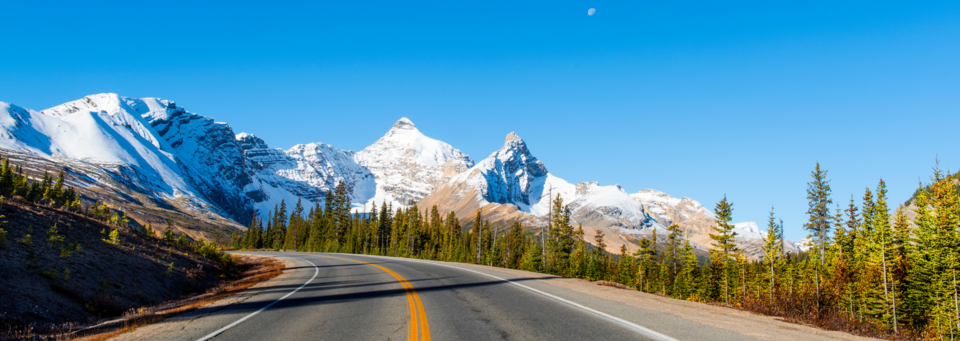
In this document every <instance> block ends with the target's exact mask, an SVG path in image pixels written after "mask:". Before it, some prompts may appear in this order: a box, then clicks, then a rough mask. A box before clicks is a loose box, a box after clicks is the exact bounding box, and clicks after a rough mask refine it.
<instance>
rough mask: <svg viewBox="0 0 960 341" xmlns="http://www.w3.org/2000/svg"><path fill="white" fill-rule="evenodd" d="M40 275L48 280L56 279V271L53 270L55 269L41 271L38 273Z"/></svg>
mask: <svg viewBox="0 0 960 341" xmlns="http://www.w3.org/2000/svg"><path fill="white" fill-rule="evenodd" d="M40 274H41V275H43V276H44V277H46V278H50V279H54V278H57V270H55V269H47V270H43V271H40Z"/></svg>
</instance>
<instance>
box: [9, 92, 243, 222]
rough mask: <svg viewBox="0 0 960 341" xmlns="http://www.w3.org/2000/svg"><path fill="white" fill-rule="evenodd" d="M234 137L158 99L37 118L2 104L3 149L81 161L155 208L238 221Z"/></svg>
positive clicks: (87, 105) (83, 105) (56, 110)
mask: <svg viewBox="0 0 960 341" xmlns="http://www.w3.org/2000/svg"><path fill="white" fill-rule="evenodd" d="M232 136H233V133H232V130H231V129H230V127H229V126H228V125H226V124H225V123H216V122H214V121H213V120H211V119H209V118H206V117H203V116H199V115H195V114H193V113H190V112H187V111H186V110H183V109H182V108H178V107H177V106H176V103H174V102H172V101H167V100H160V99H156V98H144V99H132V98H125V97H120V96H118V95H116V94H99V95H92V96H87V97H84V98H83V99H80V100H77V101H72V102H69V103H66V104H62V105H59V106H56V107H53V108H50V109H47V110H44V111H40V112H37V111H33V110H28V109H24V108H20V107H17V106H15V105H11V104H7V103H0V148H3V149H6V150H11V151H16V152H21V153H25V154H29V155H35V156H41V157H45V158H48V159H54V160H56V159H67V160H74V161H79V162H80V163H82V164H85V165H89V166H91V167H92V168H97V169H101V170H104V171H106V174H109V175H110V176H111V179H103V180H104V181H106V180H109V181H112V182H116V183H119V184H122V185H124V186H128V187H130V189H132V190H133V191H135V192H137V193H139V194H142V195H146V196H148V197H150V198H151V199H153V200H156V201H157V202H166V203H168V204H171V205H173V206H175V207H183V208H189V209H191V210H194V211H196V212H197V213H198V214H199V215H208V214H213V215H223V216H226V217H229V218H234V219H236V218H237V217H243V216H245V215H249V214H250V212H252V211H251V210H250V209H249V207H247V206H246V205H245V204H244V202H245V199H244V198H243V196H242V194H241V193H242V192H240V191H238V190H239V188H241V187H242V186H243V185H244V184H245V183H247V182H249V181H250V180H249V178H248V177H247V175H246V174H245V172H244V171H243V169H242V165H243V161H242V154H240V153H239V147H238V146H237V145H236V143H234V142H233V138H232ZM101 182H102V181H101ZM104 186H112V185H110V184H105V185H104ZM135 200H136V199H131V201H135Z"/></svg>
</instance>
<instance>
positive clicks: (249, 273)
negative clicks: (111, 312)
mask: <svg viewBox="0 0 960 341" xmlns="http://www.w3.org/2000/svg"><path fill="white" fill-rule="evenodd" d="M232 257H233V259H234V262H235V264H237V265H238V268H240V269H246V270H244V271H243V272H242V273H241V274H240V279H239V280H236V281H232V282H227V283H224V284H222V285H219V286H217V287H215V288H211V289H210V290H208V291H207V292H206V293H204V294H201V295H197V296H193V297H189V298H186V299H182V300H177V301H172V302H166V303H163V304H159V305H156V306H152V307H144V308H140V309H137V310H131V311H128V312H126V313H125V314H124V316H123V317H121V318H119V319H115V320H110V321H104V322H101V323H98V324H95V325H91V326H87V327H85V328H82V329H80V330H78V331H76V332H73V333H65V334H62V335H58V336H55V337H53V338H55V339H60V340H77V341H99V340H106V339H109V338H112V337H115V336H117V335H120V334H123V333H126V332H129V331H132V330H134V329H137V328H139V327H142V326H145V325H149V324H153V323H157V322H160V321H163V320H166V319H168V318H170V317H173V316H175V315H179V314H183V313H186V312H190V311H194V310H197V309H199V308H201V307H203V306H205V305H207V304H210V303H213V302H215V301H218V300H221V299H223V298H226V297H228V296H231V295H234V294H237V293H239V292H241V291H243V290H245V289H247V288H250V287H252V286H254V285H257V284H258V283H261V282H264V281H266V280H269V279H271V278H274V277H276V276H278V275H280V274H281V273H282V272H283V269H284V268H285V266H284V264H283V262H281V261H279V260H277V259H274V258H264V257H252V256H241V255H233V256H232Z"/></svg>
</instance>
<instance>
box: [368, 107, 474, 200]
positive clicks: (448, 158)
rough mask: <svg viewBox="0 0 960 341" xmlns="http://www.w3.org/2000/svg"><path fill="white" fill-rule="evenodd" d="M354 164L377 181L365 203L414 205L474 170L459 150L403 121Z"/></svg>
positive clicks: (471, 162)
mask: <svg viewBox="0 0 960 341" xmlns="http://www.w3.org/2000/svg"><path fill="white" fill-rule="evenodd" d="M354 160H356V162H357V164H359V165H360V166H362V167H365V168H366V169H368V170H369V171H370V173H372V174H373V176H374V177H375V178H376V193H375V195H374V196H373V197H372V198H370V199H369V200H368V201H365V203H370V204H372V203H377V204H378V205H380V204H383V203H384V202H388V203H392V205H393V206H394V207H397V206H407V205H409V204H410V203H411V202H417V201H419V200H420V199H422V198H423V197H424V196H426V195H427V194H429V193H430V192H431V191H433V189H434V188H435V187H436V186H437V185H440V184H442V183H445V182H447V181H449V180H450V178H452V177H454V176H456V175H458V174H460V173H463V172H464V171H466V170H467V169H468V168H470V167H473V159H471V158H470V156H469V155H467V154H465V153H463V152H462V151H460V150H459V149H456V148H453V147H452V146H450V145H449V144H446V143H444V142H442V141H438V140H434V139H432V138H429V137H427V136H426V135H423V133H421V132H420V130H418V129H417V126H416V125H414V124H413V122H411V121H410V120H409V119H407V118H406V117H404V118H401V119H400V120H398V121H397V122H396V123H394V124H393V127H392V128H390V130H389V131H387V133H386V134H385V135H384V136H383V137H381V138H380V139H379V140H377V141H376V142H374V143H373V144H372V145H370V146H369V147H367V148H364V149H363V150H362V151H360V152H359V153H356V154H355V155H354Z"/></svg>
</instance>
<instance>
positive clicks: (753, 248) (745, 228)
mask: <svg viewBox="0 0 960 341" xmlns="http://www.w3.org/2000/svg"><path fill="white" fill-rule="evenodd" d="M733 232H735V233H736V234H737V235H736V237H735V238H734V244H736V245H737V248H739V249H740V250H743V253H745V254H747V255H748V256H751V257H753V258H756V259H763V257H764V252H763V246H764V244H766V242H765V241H764V240H765V238H767V230H766V229H761V228H760V227H759V226H757V223H755V222H752V221H747V222H742V223H736V224H733ZM804 245H805V242H804V241H800V242H792V241H789V240H785V241H784V243H783V251H784V252H787V253H798V252H800V251H807V249H809V247H808V246H804ZM802 246H803V247H802Z"/></svg>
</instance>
